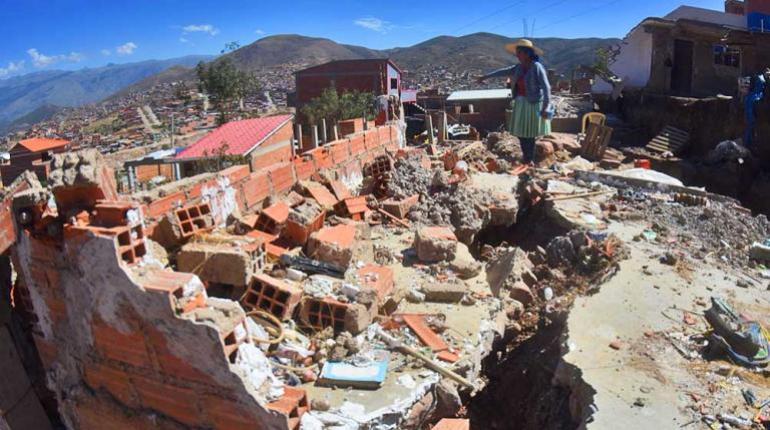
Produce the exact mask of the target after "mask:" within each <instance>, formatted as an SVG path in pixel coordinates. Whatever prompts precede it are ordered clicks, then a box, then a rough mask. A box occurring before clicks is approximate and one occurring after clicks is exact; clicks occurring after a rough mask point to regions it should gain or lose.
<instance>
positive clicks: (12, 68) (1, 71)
mask: <svg viewBox="0 0 770 430" xmlns="http://www.w3.org/2000/svg"><path fill="white" fill-rule="evenodd" d="M23 69H24V61H16V62H13V61H10V62H9V63H8V66H6V67H0V79H2V78H7V77H9V76H11V75H13V74H16V73H18V72H20V71H22V70H23Z"/></svg>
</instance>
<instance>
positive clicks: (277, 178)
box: [269, 163, 295, 194]
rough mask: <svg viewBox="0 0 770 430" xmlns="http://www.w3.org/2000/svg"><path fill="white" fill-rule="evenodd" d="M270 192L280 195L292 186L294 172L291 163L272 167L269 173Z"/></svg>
mask: <svg viewBox="0 0 770 430" xmlns="http://www.w3.org/2000/svg"><path fill="white" fill-rule="evenodd" d="M269 177H270V184H271V185H272V192H273V193H275V194H280V193H284V192H287V191H289V190H290V189H291V187H293V186H294V182H295V181H294V170H293V169H292V165H291V163H284V164H281V165H278V166H274V167H272V168H271V169H270V172H269Z"/></svg>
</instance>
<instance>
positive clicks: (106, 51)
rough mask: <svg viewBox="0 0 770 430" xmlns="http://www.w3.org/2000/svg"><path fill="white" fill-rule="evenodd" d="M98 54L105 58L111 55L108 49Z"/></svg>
mask: <svg viewBox="0 0 770 430" xmlns="http://www.w3.org/2000/svg"><path fill="white" fill-rule="evenodd" d="M99 52H101V53H102V55H104V56H105V57H109V56H110V55H112V51H110V50H109V49H102V50H101V51H99Z"/></svg>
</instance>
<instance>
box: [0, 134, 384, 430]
mask: <svg viewBox="0 0 770 430" xmlns="http://www.w3.org/2000/svg"><path fill="white" fill-rule="evenodd" d="M397 133H398V129H397V128H396V127H395V126H385V127H379V128H375V129H371V130H369V131H367V132H365V133H361V134H357V135H352V136H349V137H347V138H344V139H341V140H340V141H337V142H334V143H333V144H329V145H326V146H324V147H321V148H318V149H316V150H313V151H309V152H308V153H305V154H303V156H301V157H298V158H296V159H295V160H293V161H291V162H286V163H281V164H278V165H273V166H271V167H269V168H265V169H261V170H258V171H256V172H253V173H250V172H249V166H234V167H232V168H229V169H226V170H224V171H222V172H219V173H217V174H206V175H200V177H197V178H194V180H191V181H186V182H185V183H184V186H181V189H178V190H175V191H173V192H170V193H168V194H166V195H164V196H163V197H161V198H155V199H153V200H151V201H149V202H147V201H145V202H144V203H145V204H144V205H143V206H142V211H141V213H142V214H143V215H144V217H149V218H151V219H156V220H157V219H158V218H160V217H163V216H168V215H169V214H172V213H175V212H176V210H178V209H179V208H180V207H182V206H184V205H189V204H190V203H195V202H205V203H204V204H206V205H208V206H209V207H210V208H211V212H212V215H213V216H214V218H215V220H216V222H217V223H224V222H225V220H226V219H227V216H229V215H230V214H232V213H234V212H235V211H242V212H247V211H254V210H256V209H258V208H261V206H260V205H261V204H262V202H263V201H264V200H265V199H266V198H267V197H269V196H271V195H275V194H281V193H285V192H287V191H289V190H290V189H291V188H292V187H293V186H294V185H295V184H296V183H297V182H298V181H300V180H303V179H307V178H310V177H311V176H313V175H315V174H317V173H319V172H320V171H321V170H325V169H329V170H332V171H333V173H334V174H336V176H337V177H338V178H339V179H340V180H342V181H348V182H350V181H356V180H357V178H360V177H361V176H362V173H361V171H362V169H363V166H364V164H365V163H366V162H368V161H371V160H373V159H374V158H375V157H376V156H378V155H380V154H382V153H384V151H386V150H395V149H397V148H398V141H399V139H398V136H397ZM100 175H101V176H99V177H98V178H97V180H99V181H101V183H100V186H101V187H102V188H103V189H97V191H99V192H100V194H101V198H108V199H110V200H112V201H114V202H113V203H98V201H97V202H94V201H90V200H91V199H90V198H85V199H83V198H80V197H81V196H78V195H77V194H78V193H79V192H82V190H78V189H69V188H64V189H61V190H59V191H58V192H56V191H55V195H56V196H57V206H59V207H60V209H61V208H67V209H68V213H69V212H72V213H73V214H74V213H75V212H74V211H73V209H77V208H76V207H74V206H73V202H78V203H79V202H83V201H88V205H89V208H88V209H93V208H94V207H95V206H94V205H98V204H107V205H113V206H120V202H117V201H115V200H116V193H115V191H114V190H115V187H114V183H112V182H111V181H109V180H107V179H108V177H109V175H105V174H104V172H101V173H100ZM90 191H93V190H90ZM59 197H66V198H67V200H68V201H67V202H60V201H59ZM124 199H125V197H124ZM3 204H4V205H5V206H6V207H7V209H9V210H8V211H7V212H5V213H3V214H2V215H3V219H2V220H0V221H2V222H3V225H5V224H7V223H8V222H13V221H12V219H11V218H12V216H11V217H9V214H12V213H13V212H12V211H10V202H9V200H8V199H6V200H5V201H4V203H3ZM126 204H130V203H126ZM79 216H80V215H78V216H73V218H71V219H68V220H66V221H65V224H64V232H63V234H62V235H61V236H59V235H56V236H54V237H48V236H47V235H46V234H40V232H31V231H29V230H24V229H23V228H22V226H20V225H15V228H14V229H10V227H9V231H16V232H18V233H15V236H16V239H15V243H14V242H11V241H9V240H6V242H7V243H6V245H9V246H10V245H11V244H12V248H11V250H12V256H13V260H14V266H15V267H16V268H17V270H18V271H19V285H18V287H19V292H18V294H19V296H23V297H24V299H25V300H24V301H25V303H26V308H27V310H28V311H31V312H32V314H31V316H30V323H31V326H32V337H33V339H34V343H35V345H36V347H37V350H38V354H39V355H40V358H41V361H42V364H43V367H44V370H45V371H46V372H47V376H48V386H49V388H50V389H51V390H52V391H53V392H54V393H55V395H56V397H57V401H58V408H59V414H60V416H61V419H62V420H63V422H64V423H65V425H66V426H67V427H68V428H73V429H78V428H83V429H86V428H137V429H139V428H148V427H156V428H168V429H176V428H190V427H194V428H217V429H219V428H221V429H237V428H249V429H254V428H260V429H262V428H264V429H284V428H288V427H289V425H290V419H289V417H287V416H286V415H283V414H280V413H277V412H273V411H270V410H268V409H267V408H266V407H264V406H263V405H260V403H259V402H258V401H257V397H259V396H257V395H256V392H255V390H256V389H257V388H256V387H254V386H253V385H252V384H251V383H250V382H249V380H248V378H245V377H244V376H242V375H241V374H240V371H239V370H238V369H237V368H236V367H233V366H232V365H231V363H232V362H233V354H234V353H233V350H234V348H236V346H235V345H233V344H232V342H233V341H232V340H230V339H231V337H232V336H233V333H224V332H222V331H221V330H219V329H218V328H217V327H215V326H212V325H211V324H204V323H198V322H195V321H193V320H191V319H189V318H185V312H186V311H190V309H184V310H180V309H179V306H178V302H177V299H178V298H179V295H180V294H181V293H180V292H183V291H190V290H191V289H197V290H203V285H202V283H201V281H200V280H199V279H198V278H197V277H196V276H194V275H191V274H185V273H179V272H170V271H160V269H154V268H152V267H151V266H145V265H144V264H142V265H137V264H135V263H136V256H137V255H136V253H135V252H133V251H132V253H131V255H132V256H133V257H132V258H130V259H128V260H126V259H125V257H124V255H125V254H124V252H125V250H124V249H123V248H124V247H125V246H127V245H124V244H121V243H120V242H119V240H118V238H117V237H116V236H114V234H113V233H112V232H111V231H110V230H109V229H104V228H100V227H91V226H88V225H85V226H83V225H71V224H68V223H75V222H77V220H76V218H78V217H79ZM140 222H141V220H140ZM151 229H152V227H151V228H150V231H147V232H144V231H141V232H140V234H139V236H140V238H142V237H145V235H147V236H149V234H150V232H151ZM5 236H10V237H13V236H14V235H13V234H10V235H9V234H6V235H5ZM0 238H2V237H0ZM131 246H134V245H133V244H132V245H131ZM142 252H143V253H144V260H145V261H144V262H147V261H152V256H151V255H150V254H149V252H150V251H149V249H146V248H143V249H142ZM144 262H143V263H144ZM193 287H194V288H193ZM209 300H212V299H208V298H207V297H206V295H205V290H203V293H202V294H200V295H198V296H196V300H195V301H194V302H195V303H197V305H194V307H195V306H198V307H207V306H209ZM214 300H216V299H214ZM194 307H193V309H194ZM228 342H229V343H228ZM294 419H295V420H296V418H294ZM293 425H296V423H294V424H293Z"/></svg>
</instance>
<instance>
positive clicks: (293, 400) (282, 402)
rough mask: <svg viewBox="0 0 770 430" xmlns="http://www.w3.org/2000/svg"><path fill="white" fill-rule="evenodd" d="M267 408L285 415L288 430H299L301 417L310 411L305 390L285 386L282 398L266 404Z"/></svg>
mask: <svg viewBox="0 0 770 430" xmlns="http://www.w3.org/2000/svg"><path fill="white" fill-rule="evenodd" d="M267 408H268V409H270V410H273V411H276V412H279V413H281V414H283V415H286V417H287V418H288V420H289V429H290V430H299V427H300V426H299V425H300V421H301V420H302V415H304V414H305V412H308V411H309V410H310V403H309V402H308V399H307V392H306V391H305V390H303V389H301V388H295V387H291V386H288V385H287V386H284V388H283V397H281V398H280V399H278V400H276V401H274V402H271V403H268V404H267Z"/></svg>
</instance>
